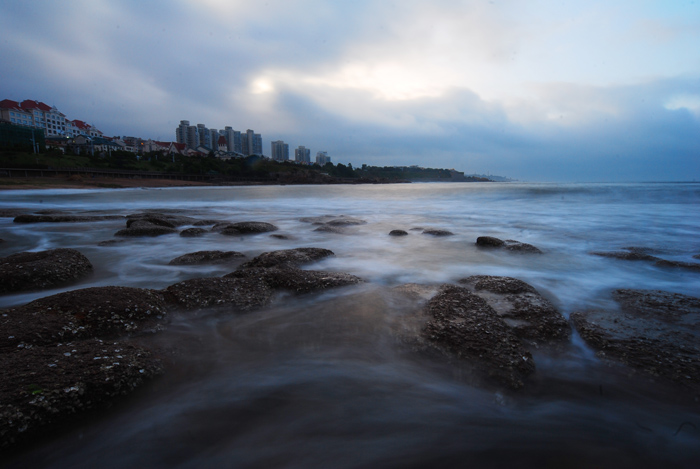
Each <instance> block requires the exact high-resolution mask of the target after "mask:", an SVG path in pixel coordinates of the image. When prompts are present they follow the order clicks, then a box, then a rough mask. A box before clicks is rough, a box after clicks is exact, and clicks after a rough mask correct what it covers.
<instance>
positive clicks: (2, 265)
mask: <svg viewBox="0 0 700 469" xmlns="http://www.w3.org/2000/svg"><path fill="white" fill-rule="evenodd" d="M91 273H92V264H91V263H90V261H89V260H88V258H87V257H85V256H84V255H83V254H81V253H80V252H79V251H76V250H75V249H51V250H49V251H39V252H20V253H17V254H13V255H11V256H7V257H4V258H1V259H0V294H5V293H11V292H16V291H26V290H42V289H46V288H52V287H57V286H61V285H66V284H69V283H71V282H75V281H77V280H79V279H81V278H83V277H85V276H87V275H89V274H91Z"/></svg>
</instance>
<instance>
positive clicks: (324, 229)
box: [314, 225, 347, 234]
mask: <svg viewBox="0 0 700 469" xmlns="http://www.w3.org/2000/svg"><path fill="white" fill-rule="evenodd" d="M314 231H318V232H321V233H335V234H347V230H345V229H344V228H343V227H342V226H333V225H321V226H319V227H318V228H316V229H315V230H314Z"/></svg>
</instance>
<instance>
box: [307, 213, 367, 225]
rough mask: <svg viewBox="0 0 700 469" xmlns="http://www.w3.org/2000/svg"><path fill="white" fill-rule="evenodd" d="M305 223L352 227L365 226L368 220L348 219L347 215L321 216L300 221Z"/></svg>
mask: <svg viewBox="0 0 700 469" xmlns="http://www.w3.org/2000/svg"><path fill="white" fill-rule="evenodd" d="M299 221H301V222H303V223H311V224H313V225H331V226H351V225H365V224H367V221H366V220H362V219H360V218H355V217H348V216H345V215H321V216H320V217H304V218H301V219H299Z"/></svg>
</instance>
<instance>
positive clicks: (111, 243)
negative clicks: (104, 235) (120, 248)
mask: <svg viewBox="0 0 700 469" xmlns="http://www.w3.org/2000/svg"><path fill="white" fill-rule="evenodd" d="M125 242H127V240H126V239H108V240H106V241H100V242H99V243H97V245H98V246H103V247H104V246H116V245H117V244H122V243H125Z"/></svg>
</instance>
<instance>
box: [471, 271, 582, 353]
mask: <svg viewBox="0 0 700 469" xmlns="http://www.w3.org/2000/svg"><path fill="white" fill-rule="evenodd" d="M459 283H460V284H462V285H465V286H466V287H467V288H469V289H470V290H471V291H473V292H474V293H476V294H477V295H479V296H480V297H482V298H483V299H485V300H486V302H487V303H488V304H489V305H490V306H491V307H492V308H493V309H494V310H495V311H496V313H497V314H498V315H499V316H500V317H501V318H502V319H503V320H504V321H505V322H506V324H507V325H508V326H510V327H511V328H512V329H513V332H514V333H515V334H516V335H517V336H518V337H520V338H521V339H524V340H526V341H527V342H529V343H533V344H536V345H539V344H547V343H552V342H564V341H568V340H569V337H570V335H571V328H570V326H569V323H568V322H567V320H566V319H565V318H564V316H562V315H561V313H559V311H557V309H556V308H555V307H554V305H552V304H551V303H550V302H549V301H548V300H547V299H546V298H544V297H543V296H542V295H540V294H539V292H538V291H537V290H535V288H534V287H532V286H531V285H529V284H527V283H525V282H523V281H522V280H518V279H516V278H511V277H496V276H490V275H475V276H472V277H468V278H465V279H462V280H459Z"/></svg>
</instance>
